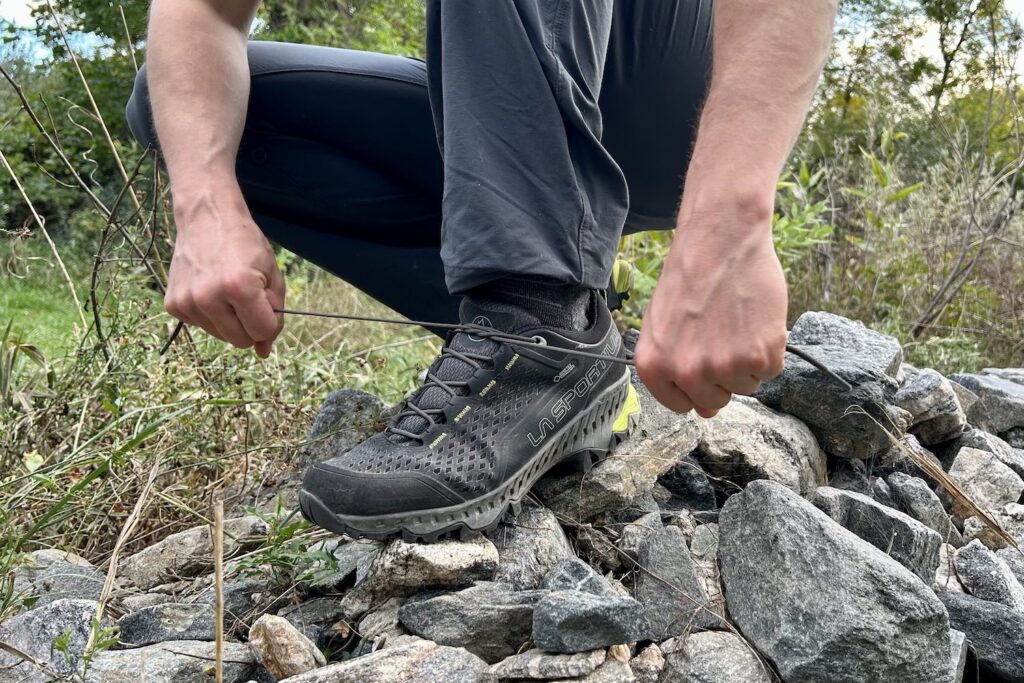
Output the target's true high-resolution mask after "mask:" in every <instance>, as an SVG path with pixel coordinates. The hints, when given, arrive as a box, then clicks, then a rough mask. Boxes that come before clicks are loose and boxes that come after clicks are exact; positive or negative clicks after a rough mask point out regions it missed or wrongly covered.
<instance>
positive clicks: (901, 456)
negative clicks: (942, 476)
mask: <svg viewBox="0 0 1024 683" xmlns="http://www.w3.org/2000/svg"><path fill="white" fill-rule="evenodd" d="M947 443H948V442H947ZM943 446H945V444H943ZM858 462H859V461H858ZM925 463H927V464H925ZM945 469H947V468H946V467H944V466H943V463H942V461H941V460H939V458H938V457H936V456H935V454H934V453H932V452H931V451H930V450H928V449H927V448H925V447H924V446H922V445H921V442H920V441H918V440H917V437H916V436H914V435H913V434H904V435H903V438H901V439H900V447H899V448H890V449H889V451H888V452H886V453H885V454H883V455H881V456H879V458H877V459H876V460H875V461H873V462H872V470H874V471H875V472H877V473H879V474H891V473H893V472H903V473H904V474H909V475H911V476H913V477H918V478H920V479H925V480H928V481H930V480H931V478H932V475H931V474H930V472H935V471H937V470H945ZM833 486H834V484H833Z"/></svg>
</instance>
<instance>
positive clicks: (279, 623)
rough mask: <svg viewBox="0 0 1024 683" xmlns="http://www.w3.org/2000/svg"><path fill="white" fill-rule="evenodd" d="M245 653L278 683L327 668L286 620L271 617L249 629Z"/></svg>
mask: <svg viewBox="0 0 1024 683" xmlns="http://www.w3.org/2000/svg"><path fill="white" fill-rule="evenodd" d="M249 649H250V650H252V653H253V655H255V657H256V660H257V661H259V663H260V664H261V665H263V668H265V669H266V670H267V671H269V672H270V675H272V676H273V677H274V679H275V680H278V681H279V680H281V679H283V678H288V677H289V676H298V675H299V674H304V673H306V672H307V671H312V670H313V669H315V668H317V667H320V666H324V665H325V664H327V660H326V659H324V655H323V653H322V652H320V650H318V649H317V647H316V646H315V645H313V643H312V642H310V640H309V638H307V637H306V636H304V635H302V634H301V633H299V631H298V629H296V628H295V627H294V626H292V625H291V624H290V623H288V621H287V620H286V619H282V618H281V617H277V616H274V615H272V614H264V615H263V616H262V617H260V618H259V619H257V620H256V623H255V624H253V625H252V628H251V629H249Z"/></svg>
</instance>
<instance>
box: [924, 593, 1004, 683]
mask: <svg viewBox="0 0 1024 683" xmlns="http://www.w3.org/2000/svg"><path fill="white" fill-rule="evenodd" d="M939 597H940V598H942V602H943V603H945V605H946V610H947V611H948V612H949V622H950V624H951V625H952V626H953V628H954V629H956V630H957V631H963V633H964V634H966V636H967V640H969V641H970V642H971V645H973V646H974V649H975V650H976V651H977V653H978V665H979V667H980V668H981V673H982V677H981V678H979V680H981V681H990V680H991V681H1024V614H1021V613H1020V612H1017V611H1014V610H1012V609H1010V608H1009V607H1007V606H1006V605H1000V604H999V603H997V602H988V601H987V600H980V599H978V598H976V597H973V596H971V595H964V594H963V593H939Z"/></svg>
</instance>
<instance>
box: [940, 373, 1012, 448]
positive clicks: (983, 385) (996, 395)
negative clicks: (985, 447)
mask: <svg viewBox="0 0 1024 683" xmlns="http://www.w3.org/2000/svg"><path fill="white" fill-rule="evenodd" d="M950 379H951V380H953V381H954V382H956V383H957V384H962V385H963V386H965V387H967V388H968V389H970V390H971V391H973V392H974V393H975V394H977V395H978V402H977V403H975V404H974V405H973V406H971V410H970V412H968V413H967V418H968V419H969V420H970V422H971V424H972V425H975V426H976V427H981V428H982V429H984V430H986V431H989V432H993V433H995V434H999V433H1000V432H1005V431H1007V430H1010V429H1013V428H1014V427H1024V385H1021V384H1018V383H1016V382H1011V381H1010V380H1008V379H1003V378H1002V377H997V376H996V375H973V374H959V375H951V376H950Z"/></svg>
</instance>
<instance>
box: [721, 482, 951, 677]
mask: <svg viewBox="0 0 1024 683" xmlns="http://www.w3.org/2000/svg"><path fill="white" fill-rule="evenodd" d="M719 562H720V564H721V569H722V581H723V584H724V587H725V596H726V602H727V605H728V610H729V614H730V616H731V617H732V618H733V620H734V621H735V623H736V624H737V625H738V626H739V628H740V630H741V631H742V632H743V634H744V635H745V636H746V637H747V638H748V639H749V640H750V641H751V642H752V643H753V644H754V645H755V646H756V647H757V649H758V650H760V651H761V652H762V653H763V654H764V655H765V656H767V657H768V658H769V659H770V660H771V661H772V662H774V664H775V666H776V667H777V668H778V670H779V673H780V674H781V675H782V678H783V679H784V680H786V681H787V683H802V682H804V681H807V682H811V681H813V682H815V683H827V682H829V681H881V680H899V681H901V682H903V683H911V682H914V683H917V682H920V683H926V682H927V683H933V682H934V681H941V680H946V679H947V678H948V677H949V621H948V619H947V617H946V613H945V610H944V609H943V607H942V604H941V603H940V602H939V601H938V599H937V598H936V597H935V594H934V593H932V591H931V589H930V588H929V587H928V586H927V585H926V584H925V583H923V582H922V581H921V580H920V579H919V578H918V577H917V576H916V575H915V574H914V573H913V572H911V571H910V570H908V569H906V568H905V567H903V566H902V565H901V564H899V563H898V562H896V561H895V560H894V559H892V558H891V557H889V556H888V555H886V554H885V553H884V552H883V551H881V550H879V549H878V548H876V547H875V546H873V545H871V544H870V543H868V542H867V541H864V540H862V539H860V538H858V537H857V536H855V535H854V534H852V533H850V532H849V531H847V530H846V529H844V528H843V527H842V526H840V525H839V524H837V523H836V522H835V521H834V520H832V518H830V517H829V516H828V515H826V514H825V513H824V512H822V511H821V510H819V509H817V508H816V507H814V506H813V505H812V504H810V503H809V502H807V501H806V500H804V499H803V498H801V497H800V496H798V495H797V494H795V493H793V492H792V491H790V490H789V489H788V488H786V487H784V486H782V485H781V484H777V483H775V482H770V481H755V482H752V483H751V484H750V485H749V486H747V488H746V490H745V491H743V493H739V494H736V495H733V496H732V497H731V498H730V499H729V500H728V502H727V503H726V505H725V507H724V508H723V509H722V513H721V516H720V518H719ZM929 583H930V582H929Z"/></svg>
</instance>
